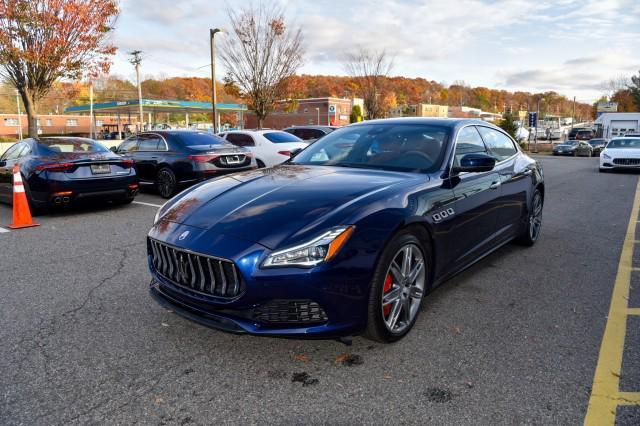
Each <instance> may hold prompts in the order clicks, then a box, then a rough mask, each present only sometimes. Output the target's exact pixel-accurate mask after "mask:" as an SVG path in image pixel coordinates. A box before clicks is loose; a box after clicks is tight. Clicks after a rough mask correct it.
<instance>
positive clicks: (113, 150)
mask: <svg viewBox="0 0 640 426" xmlns="http://www.w3.org/2000/svg"><path fill="white" fill-rule="evenodd" d="M109 150H110V151H111V152H115V153H116V154H117V153H118V147H117V146H112V147H111V148H109Z"/></svg>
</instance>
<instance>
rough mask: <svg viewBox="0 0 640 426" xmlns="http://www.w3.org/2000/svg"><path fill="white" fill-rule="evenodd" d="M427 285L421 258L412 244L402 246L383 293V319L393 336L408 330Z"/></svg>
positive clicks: (387, 277)
mask: <svg viewBox="0 0 640 426" xmlns="http://www.w3.org/2000/svg"><path fill="white" fill-rule="evenodd" d="M425 282H426V268H425V262H424V256H423V254H422V251H421V250H420V248H419V247H418V246H417V245H415V244H412V243H410V244H406V245H404V246H402V247H401V248H400V249H399V250H398V251H397V252H396V254H395V256H393V260H392V261H391V264H390V265H389V268H388V269H387V273H386V275H385V281H384V286H383V290H382V303H381V306H382V318H383V320H384V323H385V326H386V327H387V329H388V330H389V331H390V332H391V333H394V334H399V333H402V332H403V331H404V330H405V329H406V328H407V327H409V326H410V325H411V324H412V323H413V320H414V319H415V317H416V315H417V314H418V310H419V309H420V304H421V301H422V296H423V294H424V288H425Z"/></svg>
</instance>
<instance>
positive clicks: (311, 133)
mask: <svg viewBox="0 0 640 426" xmlns="http://www.w3.org/2000/svg"><path fill="white" fill-rule="evenodd" d="M336 129H339V127H336V126H294V127H288V128H286V129H283V130H284V131H285V132H287V133H291V134H292V135H295V136H297V137H299V138H300V139H302V140H303V141H308V142H315V141H317V140H318V139H320V138H321V137H323V136H325V135H328V134H329V133H331V132H333V131H334V130H336Z"/></svg>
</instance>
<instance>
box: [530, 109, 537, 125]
mask: <svg viewBox="0 0 640 426" xmlns="http://www.w3.org/2000/svg"><path fill="white" fill-rule="evenodd" d="M529 127H538V113H537V112H530V113H529Z"/></svg>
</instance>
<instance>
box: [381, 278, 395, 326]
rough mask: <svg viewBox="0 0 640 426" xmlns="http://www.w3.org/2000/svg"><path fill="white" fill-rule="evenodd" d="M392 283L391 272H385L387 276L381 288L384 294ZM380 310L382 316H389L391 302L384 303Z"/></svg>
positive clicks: (389, 289) (388, 290)
mask: <svg viewBox="0 0 640 426" xmlns="http://www.w3.org/2000/svg"><path fill="white" fill-rule="evenodd" d="M392 285H393V278H391V274H387V278H386V279H385V280H384V287H383V288H382V290H383V293H384V294H386V293H388V292H390V291H391V286H392ZM382 312H383V313H384V316H385V317H386V316H389V313H391V304H388V305H385V306H383V307H382Z"/></svg>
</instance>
